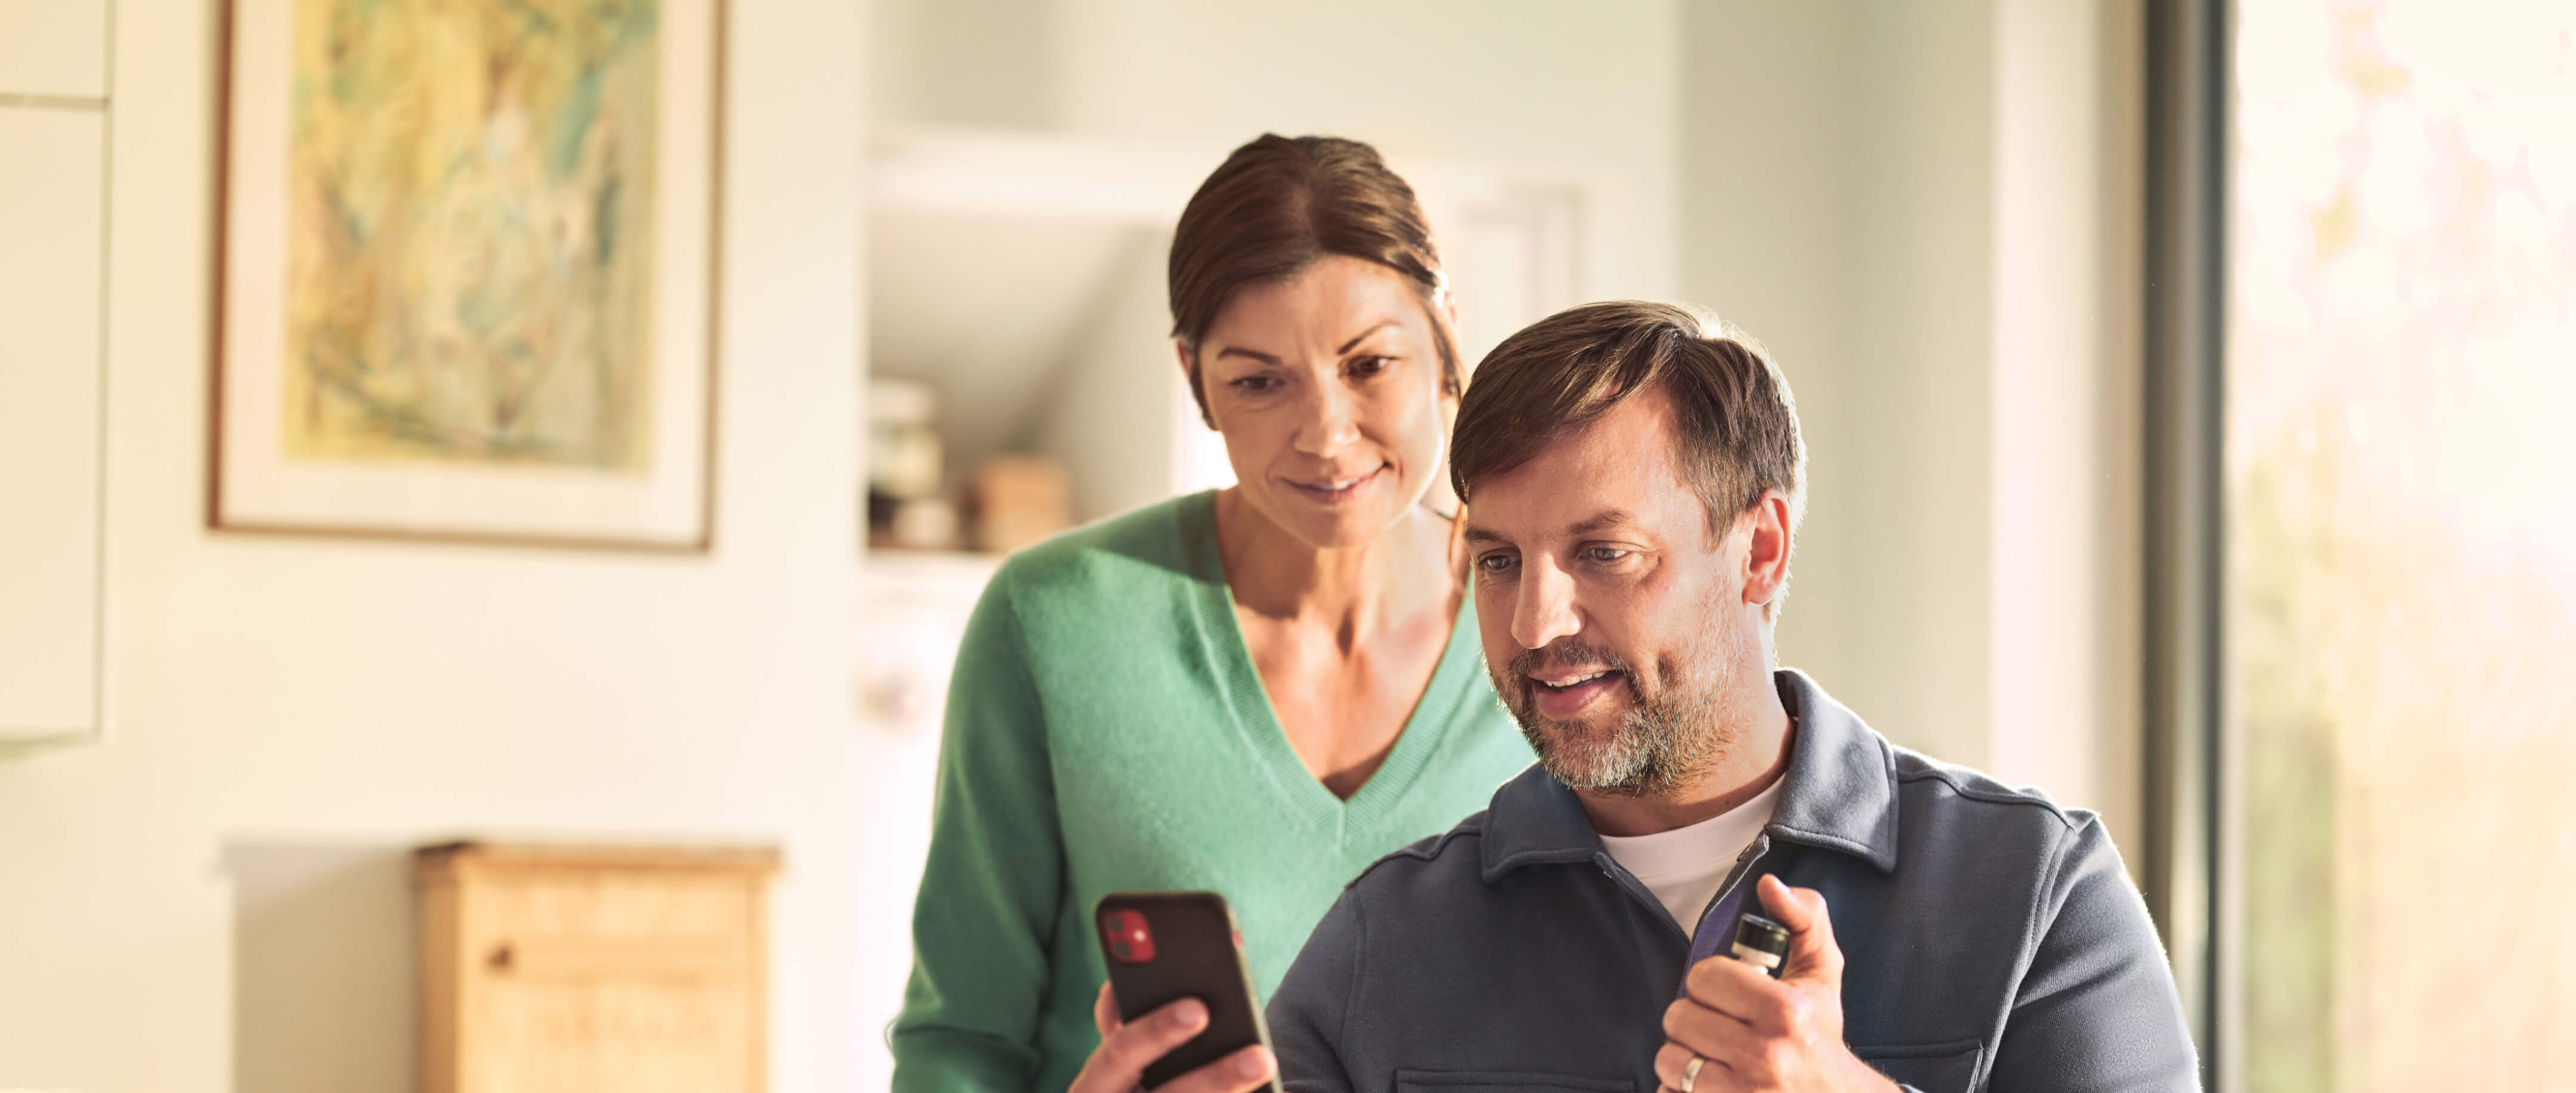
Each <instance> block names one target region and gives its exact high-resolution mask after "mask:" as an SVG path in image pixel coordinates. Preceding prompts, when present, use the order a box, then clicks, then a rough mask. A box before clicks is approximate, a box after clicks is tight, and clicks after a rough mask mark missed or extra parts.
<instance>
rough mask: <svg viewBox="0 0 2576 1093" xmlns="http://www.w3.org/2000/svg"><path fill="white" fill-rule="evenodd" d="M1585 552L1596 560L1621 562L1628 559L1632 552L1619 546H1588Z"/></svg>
mask: <svg viewBox="0 0 2576 1093" xmlns="http://www.w3.org/2000/svg"><path fill="white" fill-rule="evenodd" d="M1584 553H1585V554H1587V555H1589V556H1590V557H1591V558H1592V560H1593V561H1596V562H1621V561H1626V560H1627V558H1628V555H1629V554H1630V553H1631V552H1629V551H1625V550H1621V549H1619V548H1618V547H1587V548H1585V550H1584Z"/></svg>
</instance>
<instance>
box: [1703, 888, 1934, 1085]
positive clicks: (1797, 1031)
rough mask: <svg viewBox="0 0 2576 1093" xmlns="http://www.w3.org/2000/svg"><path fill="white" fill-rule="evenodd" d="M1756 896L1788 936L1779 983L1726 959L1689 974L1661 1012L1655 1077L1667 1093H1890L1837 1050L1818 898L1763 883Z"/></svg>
mask: <svg viewBox="0 0 2576 1093" xmlns="http://www.w3.org/2000/svg"><path fill="white" fill-rule="evenodd" d="M1755 891H1756V892H1757V893H1758V894H1759V895H1760V896H1761V899H1762V906H1763V908H1764V909H1765V910H1767V911H1769V912H1770V914H1771V917H1772V918H1773V919H1775V920H1777V921H1778V922H1779V923H1780V925H1782V926H1785V927H1787V928H1788V930H1789V955H1788V959H1787V961H1786V962H1785V963H1783V964H1782V965H1781V968H1780V978H1778V979H1776V980H1775V979H1773V978H1771V977H1770V976H1769V975H1768V974H1766V973H1765V972H1764V971H1763V969H1761V968H1758V967H1755V966H1754V965H1752V964H1749V963H1745V962H1743V961H1740V960H1737V959H1735V958H1734V957H1732V956H1729V955H1727V954H1725V953H1719V954H1718V955H1716V956H1712V957H1709V958H1708V959H1706V960H1702V961H1700V962H1699V963H1698V964H1696V965H1694V966H1692V968H1691V969H1690V972H1689V973H1688V976H1687V977H1686V978H1685V980H1684V990H1683V994H1682V997H1681V998H1680V999H1679V1000H1677V1001H1675V1002H1674V1003H1673V1004H1672V1006H1671V1007H1670V1008H1668V1009H1666V1010H1665V1011H1664V1038H1665V1043H1664V1046H1663V1048H1662V1049H1661V1050H1658V1051H1657V1052H1656V1053H1655V1076H1656V1077H1657V1078H1658V1079H1660V1080H1661V1081H1662V1082H1663V1084H1664V1088H1665V1089H1667V1090H1670V1091H1673V1093H1738V1091H1756V1090H1758V1091H1763V1093H1772V1091H1778V1093H1789V1091H1797V1093H1827V1091H1833V1093H1845V1091H1850V1093H1859V1091H1868V1093H1895V1090H1896V1083H1894V1082H1891V1081H1888V1080H1887V1077H1886V1075H1883V1074H1880V1073H1879V1072H1877V1071H1875V1070H1872V1069H1870V1067H1869V1064H1868V1063H1864V1062H1862V1061H1860V1057H1859V1056H1857V1055H1853V1054H1852V1053H1851V1049H1850V1048H1849V1047H1847V1046H1845V1045H1844V1044H1843V952H1842V949H1841V948H1840V947H1838V946H1836V945H1835V944H1834V925H1833V920H1832V919H1830V918H1828V917H1827V916H1826V913H1825V897H1824V896H1823V895H1822V894H1820V893H1817V892H1816V891H1814V890H1812V889H1807V888H1791V887H1789V886H1788V885H1786V884H1783V883H1781V881H1780V879H1779V878H1777V877H1773V876H1769V875H1767V874H1766V875H1765V876H1763V878H1762V880H1761V882H1760V884H1759V886H1758V887H1757V888H1756V889H1755ZM1694 1060H1696V1061H1694Z"/></svg>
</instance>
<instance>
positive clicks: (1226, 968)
mask: <svg viewBox="0 0 2576 1093" xmlns="http://www.w3.org/2000/svg"><path fill="white" fill-rule="evenodd" d="M1091 921H1092V925H1093V927H1094V930H1093V932H1094V934H1095V935H1096V936H1097V937H1098V938H1099V939H1100V955H1101V958H1102V959H1103V960H1104V961H1106V962H1107V963H1108V965H1109V991H1110V993H1111V994H1113V995H1115V996H1116V997H1117V1001H1118V1019H1119V1020H1120V1021H1133V1020H1136V1019H1137V1018H1140V1017H1143V1016H1145V1015H1146V1014H1149V1013H1152V1012H1154V1011H1155V1010H1158V1009H1161V1008H1163V1007H1164V1006H1166V1005H1169V1004H1171V1003H1173V1002H1177V1001H1180V1000H1181V999H1183V998H1196V999H1198V1000H1199V1003H1200V1004H1201V1005H1204V1006H1206V1007H1207V1011H1208V1023H1207V1027H1206V1028H1204V1029H1201V1030H1199V1034H1198V1035H1196V1036H1193V1037H1191V1038H1190V1039H1189V1042H1187V1043H1184V1044H1182V1045H1181V1046H1179V1047H1176V1048H1173V1049H1172V1050H1171V1052H1170V1053H1169V1054H1166V1055H1164V1056H1163V1057H1162V1058H1160V1059H1156V1060H1154V1062H1153V1064H1152V1065H1150V1066H1147V1067H1146V1068H1145V1088H1147V1089H1153V1088H1155V1087H1157V1086H1160V1085H1162V1084H1163V1083H1164V1082H1168V1081H1171V1080H1172V1079H1174V1078H1177V1077H1180V1076H1181V1075H1183V1074H1187V1073H1189V1072H1190V1071H1193V1070H1197V1069H1198V1068H1200V1067H1203V1066H1206V1065H1208V1064H1209V1063H1212V1062H1215V1061H1217V1060H1218V1059H1222V1058H1224V1057H1226V1056H1228V1055H1231V1054H1234V1053H1235V1052H1237V1051H1241V1050H1243V1049H1244V1048H1247V1047H1250V1046H1252V1045H1254V1044H1262V1045H1265V1046H1267V1045H1268V1044H1269V1043H1270V1026H1269V1025H1268V1024H1266V1023H1264V1022H1263V1021H1262V1019H1261V1006H1260V1005H1259V1004H1258V1003H1257V1002H1255V1001H1254V1000H1253V997H1252V973H1251V970H1250V969H1248V968H1246V967H1245V966H1244V963H1243V934H1242V933H1241V932H1239V931H1238V930H1236V929H1235V925H1234V911H1233V909H1232V908H1229V907H1227V906H1226V904H1225V897H1224V896H1220V895H1218V894H1216V893H1214V892H1112V893H1110V894H1108V895H1106V896H1102V897H1101V898H1100V904H1099V906H1098V907H1096V908H1094V910H1093V913H1092V916H1091ZM1263 1088H1266V1089H1269V1090H1271V1091H1272V1093H1278V1089H1279V1082H1278V1079H1276V1078H1273V1079H1272V1080H1271V1081H1270V1082H1269V1084H1268V1085H1266V1086H1264V1087H1263Z"/></svg>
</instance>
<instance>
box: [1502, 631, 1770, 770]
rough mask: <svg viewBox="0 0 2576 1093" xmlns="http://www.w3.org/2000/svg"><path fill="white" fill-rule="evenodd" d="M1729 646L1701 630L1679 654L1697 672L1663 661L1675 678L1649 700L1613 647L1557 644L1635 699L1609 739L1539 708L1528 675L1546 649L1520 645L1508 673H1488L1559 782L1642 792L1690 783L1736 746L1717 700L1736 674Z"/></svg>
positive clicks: (1566, 658)
mask: <svg viewBox="0 0 2576 1093" xmlns="http://www.w3.org/2000/svg"><path fill="white" fill-rule="evenodd" d="M1726 645H1727V642H1725V641H1724V639H1722V638H1718V637H1716V636H1714V635H1708V634H1702V635H1700V636H1699V637H1698V638H1697V639H1696V640H1694V641H1692V642H1691V643H1690V644H1689V645H1687V646H1686V647H1684V648H1683V649H1682V650H1681V651H1680V652H1681V654H1682V658H1683V662H1685V663H1687V664H1689V665H1690V667H1691V669H1692V672H1691V673H1690V674H1686V675H1681V676H1679V677H1678V678H1676V677H1675V673H1674V672H1673V671H1672V670H1671V669H1672V667H1673V662H1669V661H1668V662H1665V665H1664V666H1665V667H1666V671H1665V672H1664V673H1663V674H1664V675H1665V676H1666V678H1667V679H1670V680H1672V682H1671V683H1670V684H1669V685H1668V686H1666V687H1664V688H1662V689H1660V690H1658V691H1657V692H1656V693H1655V694H1654V695H1653V696H1651V697H1649V696H1648V695H1646V694H1645V693H1644V691H1643V690H1642V689H1641V688H1640V687H1639V686H1638V685H1637V675H1636V672H1635V671H1634V670H1632V669H1631V668H1630V667H1629V666H1628V664H1627V663H1626V662H1625V661H1622V660H1620V659H1619V658H1618V657H1617V656H1615V655H1613V654H1612V653H1611V652H1610V651H1609V650H1607V649H1596V648H1593V647H1591V646H1587V645H1581V644H1567V645H1559V646H1555V647H1553V648H1554V650H1555V654H1556V655H1555V659H1556V660H1557V661H1559V662H1560V663H1573V664H1591V665H1598V666H1601V667H1605V668H1609V669H1611V670H1612V671H1615V672H1617V673H1618V674H1619V681H1620V683H1621V684H1622V685H1623V686H1625V687H1627V688H1628V693H1629V695H1630V696H1631V697H1632V698H1633V699H1634V700H1635V701H1634V703H1633V705H1632V706H1631V708H1630V709H1629V710H1628V712H1627V713H1625V714H1622V715H1620V718H1619V722H1618V724H1617V725H1615V726H1612V728H1611V729H1610V730H1609V732H1608V734H1607V738H1606V739H1603V738H1601V736H1600V734H1599V733H1598V731H1597V730H1593V729H1591V728H1590V727H1589V726H1585V725H1582V724H1580V723H1577V722H1565V721H1558V720H1556V719H1555V718H1551V717H1549V716H1547V715H1545V714H1542V713H1540V712H1538V704H1537V702H1536V700H1535V699H1534V698H1533V696H1532V695H1531V689H1532V688H1534V687H1536V686H1537V684H1535V683H1533V682H1531V681H1530V678H1529V677H1530V674H1531V673H1532V672H1535V671H1537V670H1538V669H1539V667H1540V666H1541V665H1542V664H1544V663H1546V662H1547V660H1548V659H1549V658H1548V657H1547V656H1546V655H1545V654H1543V653H1542V652H1541V651H1539V650H1534V649H1524V650H1522V651H1521V652H1520V654H1519V655H1517V656H1515V657H1513V658H1512V663H1511V664H1510V666H1509V669H1508V674H1504V673H1493V672H1491V666H1490V665H1488V666H1487V670H1488V672H1489V674H1493V675H1494V677H1495V678H1494V693H1496V694H1499V695H1502V696H1503V706H1504V708H1506V709H1509V710H1510V711H1511V712H1512V719H1513V720H1515V721H1518V722H1520V726H1521V735H1522V736H1523V737H1525V738H1527V739H1528V740H1529V743H1530V748H1531V750H1533V751H1536V752H1537V753H1538V761H1539V765H1540V766H1542V767H1545V768H1547V772H1548V773H1549V774H1550V775H1553V776H1554V777H1555V778H1556V780H1557V781H1559V782H1563V783H1565V784H1566V786H1567V787H1569V788H1572V789H1583V790H1592V791H1594V792H1598V793H1608V794H1615V795H1618V796H1623V797H1644V796H1651V795H1656V794H1661V793H1665V792H1668V791H1670V790H1672V789H1674V788H1676V787H1679V786H1682V785H1685V784H1688V783H1689V782H1691V781H1693V780H1694V779H1696V778H1698V777H1699V776H1700V775H1701V774H1704V773H1706V772H1707V771H1708V770H1709V769H1710V768H1712V767H1714V766H1716V765H1717V762H1718V760H1720V759H1722V758H1724V757H1725V755H1726V753H1727V752H1729V751H1731V750H1733V748H1734V746H1735V739H1736V737H1737V735H1739V734H1738V733H1737V731H1736V730H1735V728H1734V726H1733V725H1731V724H1730V723H1728V722H1727V720H1726V719H1725V718H1724V717H1723V716H1721V713H1720V711H1721V710H1722V708H1723V707H1722V705H1721V704H1720V702H1719V701H1718V696H1719V695H1721V694H1723V693H1724V691H1725V685H1726V677H1727V676H1728V675H1730V674H1731V673H1730V671H1729V668H1728V664H1729V662H1728V661H1727V659H1726V658H1725V656H1724V654H1723V650H1724V648H1725V646H1726ZM1696 676H1710V677H1714V678H1706V679H1703V678H1695V677H1696Z"/></svg>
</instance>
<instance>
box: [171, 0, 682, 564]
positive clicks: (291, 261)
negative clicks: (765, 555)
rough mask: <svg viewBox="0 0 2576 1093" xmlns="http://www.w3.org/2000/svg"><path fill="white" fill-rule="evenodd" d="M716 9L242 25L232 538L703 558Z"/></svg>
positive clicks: (231, 277)
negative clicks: (514, 546)
mask: <svg viewBox="0 0 2576 1093" xmlns="http://www.w3.org/2000/svg"><path fill="white" fill-rule="evenodd" d="M719 17H720V12H719V11H718V10H717V9H716V7H715V3H714V0H695V2H692V0H235V3H234V5H233V7H232V10H231V12H230V19H229V20H228V37H229V48H228V51H227V62H228V68H229V72H228V74H227V79H226V90H227V103H226V109H225V118H226V135H225V136H226V139H225V148H224V153H225V156H224V158H225V164H224V168H223V179H222V182H223V187H224V193H225V200H224V206H225V208H224V233H223V245H224V254H223V267H222V276H221V278H220V282H221V283H220V284H219V286H218V294H219V298H218V321H219V322H220V323H221V332H220V335H219V338H218V346H217V369H216V380H217V390H216V398H217V410H216V415H215V427H214V434H215V438H216V442H215V448H216V452H215V463H216V472H215V475H214V480H213V482H212V488H211V489H210V504H209V509H210V512H209V518H210V522H211V523H212V524H213V525H214V526H216V527H219V528H230V529H245V530H262V531H310V532H325V533H361V534H384V535H395V536H403V537H427V538H470V539H493V540H508V541H525V542H534V543H572V544H595V545H633V546H646V547H666V548H678V549H703V548H704V546H705V545H706V541H707V537H708V529H707V526H706V516H707V512H708V510H709V504H708V498H707V491H708V487H709V473H708V472H709V467H708V461H709V460H708V455H709V451H710V441H711V438H710V436H709V433H710V428H709V412H708V411H709V407H710V404H711V400H712V395H713V375H714V371H713V368H712V362H713V356H712V333H713V319H714V316H713V289H714V283H715V279H714V255H715V247H714V244H715V238H714V234H715V233H714V204H715V201H714V199H715V194H716V186H715V179H716V173H715V172H716V166H717V161H718V156H719V153H720V144H719V142H718V140H717V132H716V122H717V117H718V103H717V101H716V92H717V88H718V86H719V82H720V81H719V73H718V71H717V68H716V59H717V56H718V51H719V49H720V45H721V43H720V41H719V38H720V29H721V22H720V18H719Z"/></svg>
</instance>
